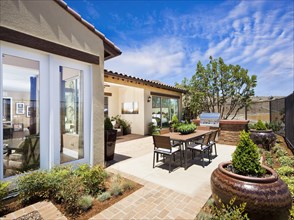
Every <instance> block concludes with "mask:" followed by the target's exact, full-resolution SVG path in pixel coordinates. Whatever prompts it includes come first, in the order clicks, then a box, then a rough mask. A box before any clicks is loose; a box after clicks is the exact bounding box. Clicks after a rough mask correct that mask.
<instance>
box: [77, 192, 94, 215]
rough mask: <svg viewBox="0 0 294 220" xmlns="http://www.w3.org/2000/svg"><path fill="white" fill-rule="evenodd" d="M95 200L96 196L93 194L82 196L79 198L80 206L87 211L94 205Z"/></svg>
mask: <svg viewBox="0 0 294 220" xmlns="http://www.w3.org/2000/svg"><path fill="white" fill-rule="evenodd" d="M93 200H94V198H93V197H92V196H89V195H86V196H82V197H81V198H79V201H78V204H79V207H80V208H81V209H82V210H83V211H87V210H88V209H89V208H91V207H92V205H93Z"/></svg>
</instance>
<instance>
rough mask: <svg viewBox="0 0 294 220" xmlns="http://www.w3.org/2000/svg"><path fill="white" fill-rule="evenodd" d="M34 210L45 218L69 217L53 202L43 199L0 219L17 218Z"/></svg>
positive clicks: (63, 219)
mask: <svg viewBox="0 0 294 220" xmlns="http://www.w3.org/2000/svg"><path fill="white" fill-rule="evenodd" d="M33 211H38V212H39V214H40V215H41V217H42V218H43V219H58V220H66V219H67V218H66V217H65V216H64V215H63V214H62V213H61V212H60V211H59V210H58V209H57V208H56V207H55V206H54V205H53V204H52V203H51V202H47V201H42V202H38V203H35V204H33V205H30V206H27V207H25V208H22V209H20V210H18V211H16V212H13V213H10V214H8V215H6V216H5V217H2V218H0V219H16V218H19V217H21V216H23V215H26V214H29V213H31V212H33Z"/></svg>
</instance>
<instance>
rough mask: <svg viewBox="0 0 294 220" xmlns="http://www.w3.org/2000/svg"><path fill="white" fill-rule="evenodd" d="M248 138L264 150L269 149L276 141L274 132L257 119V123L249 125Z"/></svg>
mask: <svg viewBox="0 0 294 220" xmlns="http://www.w3.org/2000/svg"><path fill="white" fill-rule="evenodd" d="M250 138H251V139H252V140H253V142H254V143H255V144H257V145H258V146H261V147H263V148H264V149H266V150H270V149H271V148H272V147H273V146H274V145H275V141H276V135H275V133H274V132H273V131H272V130H271V129H268V128H267V127H266V125H265V124H264V123H263V122H262V121H261V120H258V121H257V123H255V124H254V125H252V126H251V129H250Z"/></svg>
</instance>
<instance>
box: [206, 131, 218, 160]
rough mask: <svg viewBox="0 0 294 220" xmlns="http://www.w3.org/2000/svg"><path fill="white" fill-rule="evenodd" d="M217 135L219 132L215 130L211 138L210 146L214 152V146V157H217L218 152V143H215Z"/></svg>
mask: <svg viewBox="0 0 294 220" xmlns="http://www.w3.org/2000/svg"><path fill="white" fill-rule="evenodd" d="M217 133H218V130H215V131H213V132H212V133H211V136H210V140H209V143H208V144H209V146H210V149H211V151H212V147H213V146H214V156H215V157H216V156H217V152H216V142H215V138H216V136H217Z"/></svg>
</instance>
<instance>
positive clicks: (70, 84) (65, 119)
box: [60, 67, 84, 163]
mask: <svg viewBox="0 0 294 220" xmlns="http://www.w3.org/2000/svg"><path fill="white" fill-rule="evenodd" d="M60 74H61V83H60V85H61V86H60V129H61V143H60V146H61V154H60V155H61V158H60V162H61V163H65V162H69V161H73V160H78V159H82V158H84V144H83V140H84V135H83V131H84V130H83V124H84V123H83V106H84V103H83V98H82V97H83V94H82V91H83V89H82V86H81V85H82V74H81V71H80V70H75V69H71V68H67V67H60Z"/></svg>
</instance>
